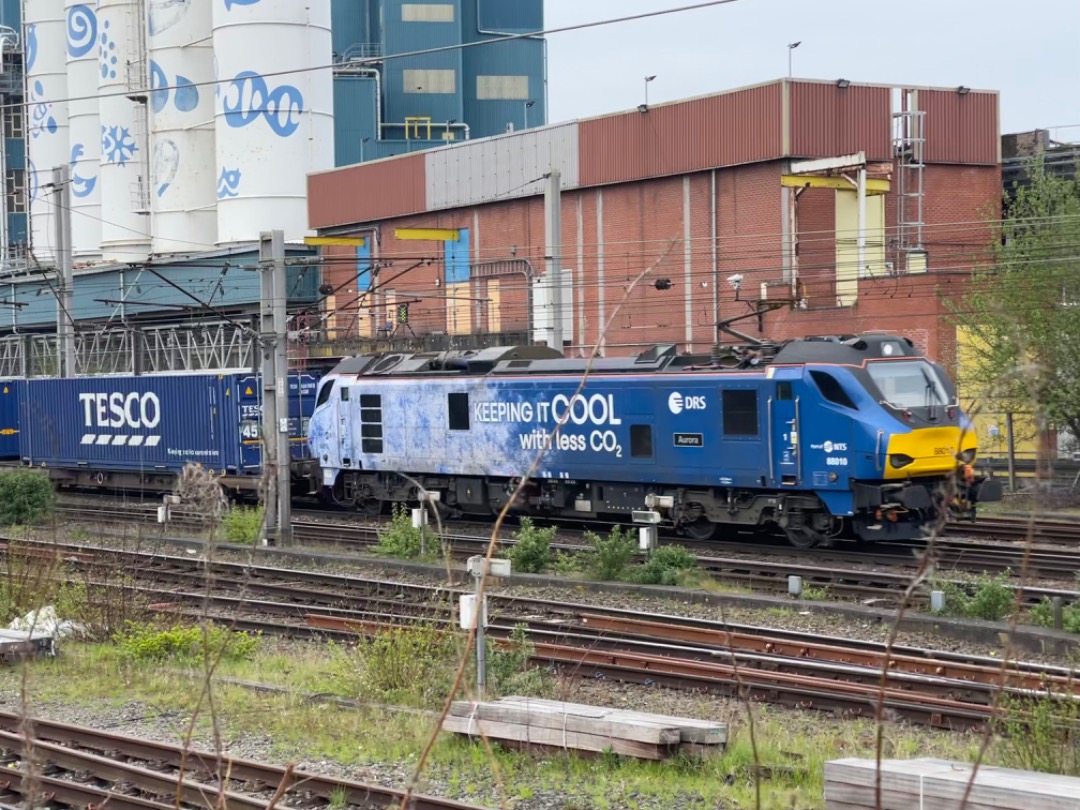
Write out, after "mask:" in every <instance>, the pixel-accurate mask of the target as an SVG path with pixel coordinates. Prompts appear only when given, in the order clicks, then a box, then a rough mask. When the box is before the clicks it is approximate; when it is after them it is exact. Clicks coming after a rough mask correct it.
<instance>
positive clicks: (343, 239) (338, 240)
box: [304, 236, 367, 247]
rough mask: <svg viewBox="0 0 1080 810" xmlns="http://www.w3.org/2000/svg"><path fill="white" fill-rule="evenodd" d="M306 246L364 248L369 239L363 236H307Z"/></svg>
mask: <svg viewBox="0 0 1080 810" xmlns="http://www.w3.org/2000/svg"><path fill="white" fill-rule="evenodd" d="M304 244H305V245H346V246H348V247H363V246H364V245H366V244H367V239H365V238H364V237H362V236H305V237H304Z"/></svg>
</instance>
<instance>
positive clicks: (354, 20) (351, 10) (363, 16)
mask: <svg viewBox="0 0 1080 810" xmlns="http://www.w3.org/2000/svg"><path fill="white" fill-rule="evenodd" d="M368 3H369V0H330V27H331V31H332V34H333V41H334V58H335V59H337V58H339V57H340V56H341V55H342V54H343V53H345V50H346V49H347V48H348V47H349V46H350V45H362V44H367V43H370V42H376V41H377V39H376V38H375V37H373V36H371V34H370V33H369V30H368V19H369V14H368Z"/></svg>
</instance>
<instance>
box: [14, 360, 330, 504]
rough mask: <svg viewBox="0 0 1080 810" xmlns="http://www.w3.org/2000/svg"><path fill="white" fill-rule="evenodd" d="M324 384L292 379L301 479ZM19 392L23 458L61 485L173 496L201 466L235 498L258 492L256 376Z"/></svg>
mask: <svg viewBox="0 0 1080 810" xmlns="http://www.w3.org/2000/svg"><path fill="white" fill-rule="evenodd" d="M317 384H318V378H316V377H315V376H313V375H309V374H292V375H290V376H289V437H290V445H291V448H292V453H291V457H292V459H291V460H292V462H293V466H294V468H295V470H296V473H297V475H299V476H303V475H305V474H306V472H307V470H306V466H305V462H307V461H308V459H309V457H310V452H309V450H308V449H307V446H306V443H305V441H304V435H305V432H306V429H307V421H308V418H309V417H310V416H311V412H312V409H313V407H314V403H315V388H316V385H317ZM19 392H20V395H19V405H18V411H19V427H18V456H19V458H20V460H21V462H22V463H23V464H25V465H28V466H32V467H39V468H44V469H46V470H48V471H49V474H50V476H51V477H52V478H53V479H54V480H56V481H57V482H58V483H60V484H61V485H66V486H96V487H114V488H138V489H150V490H168V489H171V487H172V486H173V483H174V480H175V477H176V475H177V474H178V473H179V472H180V470H182V469H183V467H184V465H186V464H189V463H198V464H201V465H202V466H203V467H205V468H207V469H209V470H212V471H213V472H215V473H217V474H218V475H220V476H223V479H222V483H223V484H224V485H225V486H226V487H227V488H229V489H233V490H238V491H251V490H254V489H256V488H257V487H258V484H259V477H260V476H261V475H262V398H261V388H260V382H259V378H258V377H257V376H254V375H250V374H180V375H146V376H139V377H131V376H101V377H76V378H68V379H51V378H42V379H30V380H25V381H19ZM2 401H3V400H2V399H0V403H2ZM0 407H2V406H0ZM4 413H6V412H5V411H0V415H3V414H4Z"/></svg>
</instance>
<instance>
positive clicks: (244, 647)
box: [115, 624, 260, 662]
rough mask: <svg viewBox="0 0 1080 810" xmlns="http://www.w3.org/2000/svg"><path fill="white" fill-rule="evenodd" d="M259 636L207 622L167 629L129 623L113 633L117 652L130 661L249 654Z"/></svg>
mask: <svg viewBox="0 0 1080 810" xmlns="http://www.w3.org/2000/svg"><path fill="white" fill-rule="evenodd" d="M259 640H260V638H259V636H258V635H257V634H255V635H253V634H251V633H247V632H242V631H239V630H231V629H229V628H227V627H218V626H217V625H214V624H207V625H206V628H205V632H204V630H203V628H202V627H198V626H193V627H184V626H181V625H177V626H175V627H171V628H168V629H160V628H157V627H152V626H147V625H140V624H129V625H128V626H127V627H126V628H124V629H123V630H122V631H120V632H119V633H117V634H116V636H115V641H116V644H117V646H118V647H119V648H120V653H121V654H122V655H123V656H124V657H125V658H128V659H130V660H132V661H138V662H152V661H167V660H169V659H175V660H180V661H187V662H196V661H201V660H203V658H204V656H205V655H206V654H207V653H209V656H210V657H211V658H216V657H217V656H218V655H220V656H221V658H222V659H224V660H232V661H238V660H243V659H245V658H250V657H251V656H252V655H253V654H254V652H255V651H256V650H257V649H258V647H259Z"/></svg>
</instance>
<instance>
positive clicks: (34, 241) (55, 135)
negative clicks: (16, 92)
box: [23, 0, 69, 261]
mask: <svg viewBox="0 0 1080 810" xmlns="http://www.w3.org/2000/svg"><path fill="white" fill-rule="evenodd" d="M23 25H24V31H23V36H24V37H25V39H24V42H25V43H26V44H25V49H26V142H27V150H28V161H27V167H26V169H27V186H28V189H27V190H28V194H29V196H30V234H31V237H30V238H31V246H32V248H33V251H34V255H35V256H36V257H37V259H38V260H39V261H46V260H48V261H51V260H52V258H53V251H52V247H51V246H53V245H55V244H56V242H55V238H54V228H55V211H54V208H53V205H54V195H53V192H52V189H51V188H45V186H46V184H48V183H51V182H52V170H53V168H54V167H56V166H62V165H64V164H66V163H67V162H68V160H69V150H68V110H67V96H68V92H67V59H66V57H65V52H64V0H36V1H35V2H33V3H26V4H25V10H24V16H23Z"/></svg>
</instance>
